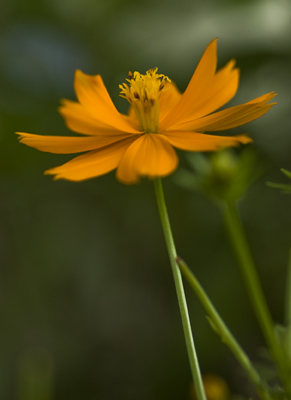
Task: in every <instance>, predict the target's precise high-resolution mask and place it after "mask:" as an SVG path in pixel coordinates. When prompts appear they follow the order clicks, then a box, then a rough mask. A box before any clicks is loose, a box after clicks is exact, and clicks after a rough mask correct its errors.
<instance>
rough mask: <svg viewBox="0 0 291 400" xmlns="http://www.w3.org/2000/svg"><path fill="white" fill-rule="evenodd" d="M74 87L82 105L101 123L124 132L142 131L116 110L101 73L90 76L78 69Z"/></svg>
mask: <svg viewBox="0 0 291 400" xmlns="http://www.w3.org/2000/svg"><path fill="white" fill-rule="evenodd" d="M74 87H75V92H76V95H77V97H78V100H79V102H80V103H81V105H82V106H83V107H84V108H85V109H86V110H87V111H88V112H89V113H90V114H91V116H92V117H93V118H95V119H97V120H98V121H99V123H100V124H104V125H107V126H109V127H112V128H115V129H117V130H120V131H123V132H128V133H140V132H138V131H137V130H136V129H134V128H133V127H132V126H131V125H130V123H129V121H128V120H125V118H123V116H122V114H120V113H119V112H118V111H117V110H116V108H115V106H114V104H113V102H112V100H111V98H110V96H109V94H108V92H107V90H106V87H105V85H104V83H103V80H102V78H101V76H100V75H94V76H90V75H86V74H84V73H83V72H81V71H80V70H77V71H76V73H75V81H74Z"/></svg>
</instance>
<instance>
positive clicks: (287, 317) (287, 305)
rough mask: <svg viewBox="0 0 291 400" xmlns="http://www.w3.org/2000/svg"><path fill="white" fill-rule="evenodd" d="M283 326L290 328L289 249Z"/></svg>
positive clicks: (290, 258)
mask: <svg viewBox="0 0 291 400" xmlns="http://www.w3.org/2000/svg"><path fill="white" fill-rule="evenodd" d="M285 324H286V326H288V327H290V326H291V249H290V250H289V260H288V270H287V283H286V299H285Z"/></svg>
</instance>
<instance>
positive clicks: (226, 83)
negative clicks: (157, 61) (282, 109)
mask: <svg viewBox="0 0 291 400" xmlns="http://www.w3.org/2000/svg"><path fill="white" fill-rule="evenodd" d="M216 62H217V56H216V40H213V41H212V42H211V43H210V44H209V45H208V47H207V48H206V50H205V52H204V54H203V56H202V58H201V60H200V62H199V64H198V67H197V68H196V71H195V72H194V75H193V77H192V79H191V80H190V82H189V85H188V87H187V89H186V90H185V92H184V93H183V94H181V93H180V92H179V91H178V89H177V88H176V86H175V84H174V83H172V82H171V80H170V79H169V78H168V77H166V76H165V75H162V74H158V69H157V68H154V69H151V70H149V71H147V72H146V74H145V75H142V74H140V73H139V72H134V73H133V74H132V73H131V72H130V73H129V79H127V83H124V84H123V85H120V89H121V93H120V96H121V97H124V98H125V99H127V100H128V102H129V103H130V109H129V114H128V115H123V114H120V113H119V112H118V111H117V109H116V108H115V106H114V104H113V102H112V100H111V98H110V96H109V94H108V92H107V90H106V88H105V86H104V83H103V81H102V78H101V76H100V75H96V76H89V75H86V74H84V73H82V72H81V71H76V74H75V82H74V87H75V91H76V95H77V98H78V102H74V101H70V100H63V101H62V105H61V107H60V109H59V111H60V113H61V115H62V116H63V117H64V119H65V121H66V123H67V126H68V127H69V128H70V129H71V130H73V131H75V132H77V133H80V134H82V135H84V136H83V137H60V136H41V135H33V134H29V133H18V134H19V135H20V141H21V142H22V143H25V144H26V145H28V146H31V147H34V148H36V149H38V150H41V151H47V152H51V153H60V154H68V153H81V152H86V153H85V154H82V155H80V156H78V157H76V158H74V159H73V160H71V161H69V162H67V163H66V164H64V165H61V166H59V167H56V168H52V169H49V170H48V171H46V172H45V173H46V174H51V175H54V178H55V179H67V180H71V181H82V180H86V179H90V178H94V177H97V176H100V175H103V174H106V173H107V172H109V171H112V170H113V169H115V168H117V173H116V176H117V179H118V180H120V181H121V182H123V183H127V184H132V183H136V182H138V181H139V180H140V178H141V177H149V178H156V177H163V176H167V175H169V174H171V173H172V172H173V171H174V170H175V169H176V168H177V165H178V157H177V154H176V151H175V150H174V147H176V148H178V149H182V150H187V151H215V150H218V149H222V148H225V147H231V146H238V145H239V144H240V143H249V142H251V141H252V140H251V139H250V138H249V137H248V136H246V135H239V136H218V135H209V134H205V133H204V132H208V131H212V132H215V131H223V130H226V129H230V128H234V127H236V126H240V125H243V124H245V123H247V122H250V121H252V120H254V119H256V118H259V117H261V116H262V115H263V114H265V113H266V112H267V111H268V110H269V109H270V108H271V107H272V106H273V104H275V103H271V104H267V103H268V102H269V101H270V100H271V99H272V98H273V97H274V96H275V94H274V92H272V93H268V94H265V95H263V96H261V97H258V98H256V99H254V100H251V101H249V102H248V103H245V104H242V105H239V106H235V107H231V108H229V109H226V110H222V111H218V112H216V113H213V111H215V110H217V109H218V108H220V107H221V106H223V105H224V104H226V103H227V102H228V101H229V100H231V99H232V97H233V96H234V95H235V93H236V91H237V87H238V82H239V71H238V69H237V68H234V66H235V62H234V60H231V61H230V62H229V63H228V64H226V66H225V67H223V68H222V69H220V70H219V71H216ZM212 113H213V114H212Z"/></svg>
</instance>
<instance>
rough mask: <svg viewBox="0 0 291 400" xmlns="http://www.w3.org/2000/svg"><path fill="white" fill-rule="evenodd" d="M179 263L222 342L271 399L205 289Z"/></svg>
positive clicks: (268, 397)
mask: <svg viewBox="0 0 291 400" xmlns="http://www.w3.org/2000/svg"><path fill="white" fill-rule="evenodd" d="M177 263H178V265H179V267H180V269H181V272H182V274H183V276H184V278H185V279H187V281H188V283H189V284H190V286H191V287H192V289H193V290H194V292H195V293H196V295H197V297H198V299H199V300H200V302H201V304H202V306H203V307H204V309H205V311H206V312H207V314H208V315H209V317H210V323H211V325H212V326H213V328H214V329H215V331H216V332H217V333H218V335H219V336H220V337H221V340H222V341H223V342H224V343H225V344H226V345H227V346H228V347H229V349H230V350H231V351H232V353H233V355H234V356H235V357H236V359H237V360H238V362H239V363H240V365H241V366H242V368H243V369H244V370H245V371H246V373H247V375H248V377H249V379H250V380H251V381H252V382H253V383H254V385H255V386H256V388H257V390H258V393H259V394H260V396H261V398H262V399H270V395H269V393H268V390H267V388H266V387H265V384H264V383H263V382H262V380H261V377H260V375H259V373H258V372H257V370H256V369H255V368H254V366H253V364H252V363H251V361H250V359H249V357H248V356H247V354H246V353H245V352H244V350H243V349H242V347H241V346H240V344H239V343H238V342H237V340H236V339H235V337H234V336H233V335H232V333H231V332H230V330H229V329H228V327H227V326H226V324H225V323H224V321H223V319H222V318H221V317H220V315H219V313H218V312H217V310H216V308H215V307H214V305H213V304H212V302H211V300H210V299H209V297H208V296H207V294H206V292H205V291H204V289H203V287H202V286H201V285H200V283H199V281H198V280H197V278H196V277H195V275H194V274H193V272H192V271H191V270H190V269H189V267H188V265H187V264H186V263H185V262H184V261H183V260H182V259H181V258H179V257H178V258H177Z"/></svg>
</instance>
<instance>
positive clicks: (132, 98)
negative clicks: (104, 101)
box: [119, 68, 171, 133]
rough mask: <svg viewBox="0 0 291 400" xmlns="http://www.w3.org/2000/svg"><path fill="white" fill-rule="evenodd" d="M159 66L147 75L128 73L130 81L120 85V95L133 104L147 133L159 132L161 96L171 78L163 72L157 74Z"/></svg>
mask: <svg viewBox="0 0 291 400" xmlns="http://www.w3.org/2000/svg"><path fill="white" fill-rule="evenodd" d="M157 71H158V68H153V69H150V70H148V71H147V72H146V74H145V75H142V74H140V73H139V72H137V71H135V72H134V73H133V74H132V73H131V72H129V73H128V76H129V79H126V80H127V82H129V85H128V84H127V83H123V84H122V85H119V87H120V89H121V92H120V96H121V97H124V98H125V99H127V100H128V102H129V103H130V104H131V105H132V107H133V109H134V111H135V115H136V117H137V119H138V122H139V124H140V127H141V129H142V130H143V131H144V132H145V133H157V132H158V126H159V116H160V97H161V94H162V92H163V91H164V90H166V86H167V85H165V83H166V82H171V80H170V79H169V78H168V77H167V76H165V75H162V74H157Z"/></svg>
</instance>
